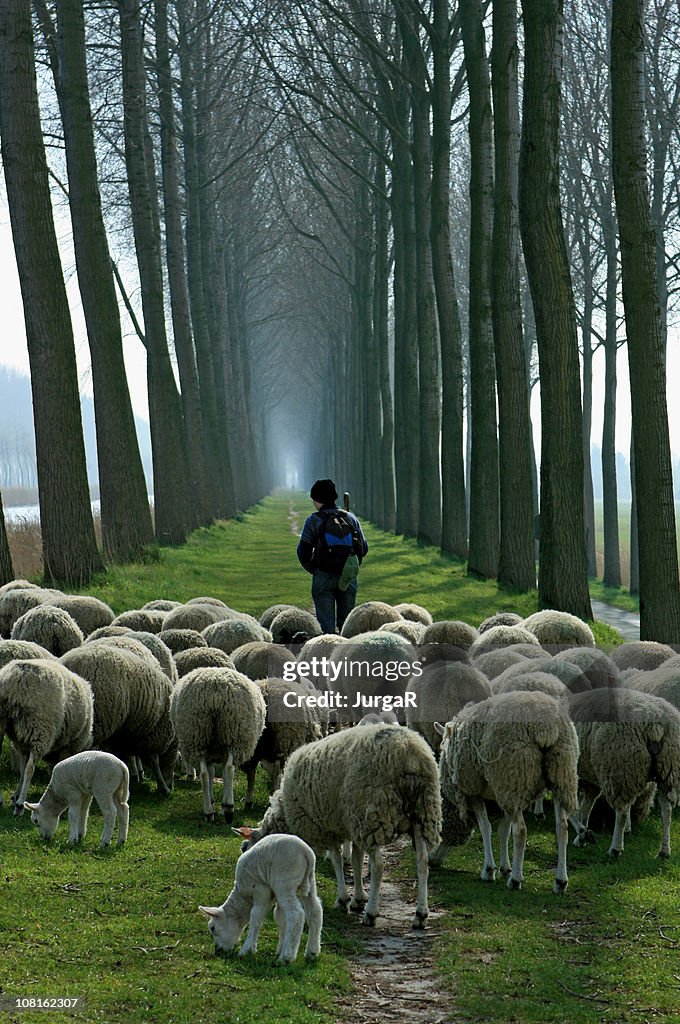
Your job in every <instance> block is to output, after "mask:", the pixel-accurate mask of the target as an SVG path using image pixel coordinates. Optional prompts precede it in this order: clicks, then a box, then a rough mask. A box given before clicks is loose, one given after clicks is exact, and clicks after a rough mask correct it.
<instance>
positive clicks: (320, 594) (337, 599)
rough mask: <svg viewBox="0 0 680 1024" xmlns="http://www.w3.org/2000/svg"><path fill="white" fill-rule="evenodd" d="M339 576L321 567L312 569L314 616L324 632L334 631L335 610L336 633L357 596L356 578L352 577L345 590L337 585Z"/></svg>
mask: <svg viewBox="0 0 680 1024" xmlns="http://www.w3.org/2000/svg"><path fill="white" fill-rule="evenodd" d="M339 580H340V577H339V576H334V575H333V574H332V573H330V572H323V571H322V570H321V569H315V570H314V576H313V577H312V598H313V599H314V607H315V608H316V617H317V619H318V620H319V625H320V626H321V629H322V630H323V632H324V633H335V619H336V611H337V620H338V626H337V630H338V633H339V632H340V630H341V629H342V626H343V623H344V621H345V619H346V618H347V616H348V615H349V613H350V612H351V611H352V608H354V602H355V601H356V598H357V587H358V583H357V580H356V579H354V580H352V582H351V583H350V585H349V586H348V588H347V590H340V589H339V587H338V581H339Z"/></svg>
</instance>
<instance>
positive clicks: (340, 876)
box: [328, 846, 349, 910]
mask: <svg viewBox="0 0 680 1024" xmlns="http://www.w3.org/2000/svg"><path fill="white" fill-rule="evenodd" d="M328 856H329V857H330V861H331V864H332V865H333V870H334V871H335V880H336V882H337V883H338V895H337V898H336V900H335V905H336V907H341V908H342V909H343V910H347V904H348V903H349V896H348V894H347V883H346V881H345V871H344V868H343V866H342V856H341V855H340V847H339V846H333V847H329V848H328Z"/></svg>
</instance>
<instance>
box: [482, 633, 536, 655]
mask: <svg viewBox="0 0 680 1024" xmlns="http://www.w3.org/2000/svg"><path fill="white" fill-rule="evenodd" d="M516 644H528V645H530V646H534V647H540V642H539V641H538V639H537V638H536V637H535V636H534V634H533V633H530V632H529V630H528V629H525V628H524V626H492V627H491V629H487V630H486V632H485V633H482V634H481V636H478V637H477V639H476V640H475V642H474V643H473V644H472V646H471V647H470V657H471V658H473V659H475V658H479V657H480V656H481V655H482V654H488V653H489V651H495V650H497V649H498V648H499V647H514V646H515V645H516Z"/></svg>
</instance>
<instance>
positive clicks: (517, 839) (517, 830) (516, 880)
mask: <svg viewBox="0 0 680 1024" xmlns="http://www.w3.org/2000/svg"><path fill="white" fill-rule="evenodd" d="M526 846H527V827H526V825H525V823H524V815H523V814H522V812H521V811H518V812H517V814H513V816H512V874H511V875H510V877H509V878H508V889H521V888H522V882H523V881H524V871H523V869H524V851H525V850H526Z"/></svg>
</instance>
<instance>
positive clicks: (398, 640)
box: [329, 631, 417, 722]
mask: <svg viewBox="0 0 680 1024" xmlns="http://www.w3.org/2000/svg"><path fill="white" fill-rule="evenodd" d="M416 661H417V655H416V651H415V649H414V648H413V647H412V646H411V644H410V643H409V642H408V641H407V640H405V639H404V638H403V637H401V636H397V635H396V633H380V632H378V631H376V632H373V633H363V634H361V635H360V636H357V637H356V638H355V639H353V640H352V641H351V642H350V643H348V644H346V645H345V644H343V645H342V646H340V647H337V648H336V649H335V651H334V652H333V654H332V655H331V659H330V665H329V671H330V672H331V673H332V674H331V689H332V690H334V691H335V692H337V693H339V694H340V695H341V697H342V698H343V703H342V704H341V706H339V707H338V708H337V711H338V718H339V719H340V720H341V721H345V722H357V721H358V720H359V719H360V718H361V716H362V715H363V714H364V713H365V710H366V709H371V710H378V711H380V710H385V711H389V710H391V709H392V708H393V709H395V710H397V711H398V710H400V709H403V708H404V707H405V704H404V693H405V690H406V685H407V683H408V681H409V678H410V676H411V672H412V670H413V665H414V663H415V662H416ZM333 680H334V681H333Z"/></svg>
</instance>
